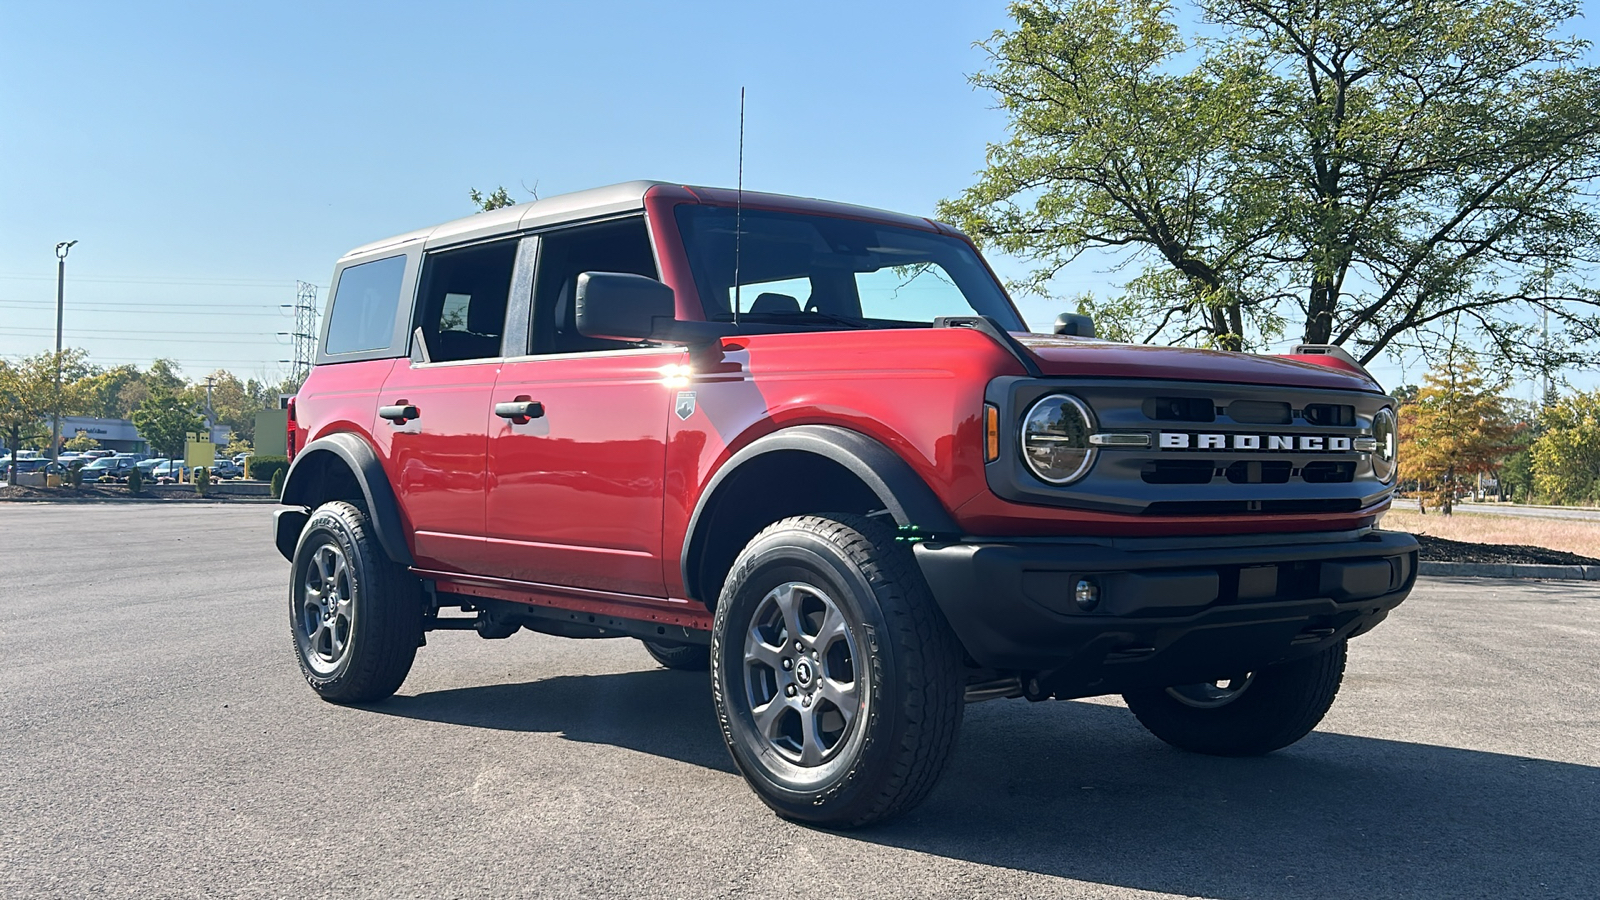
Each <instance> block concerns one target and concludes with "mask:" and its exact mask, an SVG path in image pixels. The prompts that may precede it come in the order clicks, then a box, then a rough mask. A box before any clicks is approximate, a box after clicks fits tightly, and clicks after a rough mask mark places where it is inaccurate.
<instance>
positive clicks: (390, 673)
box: [289, 501, 423, 703]
mask: <svg viewBox="0 0 1600 900" xmlns="http://www.w3.org/2000/svg"><path fill="white" fill-rule="evenodd" d="M324 546H331V547H333V548H334V549H335V550H336V551H337V552H338V553H339V554H342V557H343V560H344V561H345V564H346V566H347V568H348V572H349V576H348V578H347V583H348V593H349V599H350V605H351V606H352V607H353V610H354V611H353V615H351V616H350V617H349V622H350V625H349V628H348V630H347V631H348V638H347V644H348V646H347V648H346V649H345V651H344V652H343V654H342V656H341V657H340V658H339V659H338V660H337V661H334V662H329V661H326V660H323V661H322V664H321V665H320V666H314V665H313V664H312V662H311V660H310V659H309V658H308V654H310V653H311V652H312V651H311V650H310V648H309V633H308V630H307V629H306V627H305V626H304V625H303V619H302V612H303V610H304V608H305V601H306V595H307V590H308V588H307V584H306V582H307V574H308V571H309V569H310V567H311V566H312V565H314V564H315V561H314V557H315V556H316V554H317V553H318V551H319V549H320V548H322V547H324ZM291 572H292V574H291V576H290V583H289V640H290V645H291V646H292V647H293V648H294V653H295V659H296V660H297V661H298V662H299V664H300V672H301V674H303V675H304V676H305V679H306V683H307V684H309V685H311V689H312V690H314V691H316V692H317V694H318V695H320V696H321V697H322V699H324V700H327V701H330V702H333V703H369V702H372V701H374V700H381V699H383V698H385V697H388V696H389V695H391V694H393V693H394V692H395V691H396V690H399V688H400V685H401V683H403V682H404V681H405V680H406V675H407V674H408V673H409V672H410V671H411V663H412V661H413V660H414V659H415V658H416V654H417V646H418V645H419V644H421V643H422V626H423V599H422V585H421V582H420V581H419V580H418V579H417V577H416V576H414V575H412V574H411V573H410V572H409V571H407V570H406V567H405V566H402V565H399V564H398V563H395V562H393V561H392V560H390V559H389V557H388V555H387V554H385V553H384V551H383V547H382V546H381V545H379V543H378V540H377V537H376V535H375V534H374V533H373V530H372V525H371V522H370V520H369V519H368V517H367V514H366V513H365V512H363V511H362V510H361V509H360V508H358V507H357V506H355V505H353V504H350V503H346V502H344V501H333V502H329V503H324V504H322V505H321V506H319V507H317V509H316V510H315V511H314V512H313V513H312V514H311V516H310V518H309V519H307V520H306V524H305V527H304V528H303V529H302V530H301V532H300V539H299V541H298V542H297V543H296V545H295V551H294V563H293V566H292V567H291ZM319 669H321V670H320V671H319Z"/></svg>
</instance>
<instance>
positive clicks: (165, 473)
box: [149, 459, 189, 481]
mask: <svg viewBox="0 0 1600 900" xmlns="http://www.w3.org/2000/svg"><path fill="white" fill-rule="evenodd" d="M149 477H150V478H155V479H159V478H171V479H174V480H177V481H187V480H188V479H189V466H188V465H186V464H185V463H183V462H182V461H180V460H175V459H164V460H162V461H161V462H159V463H157V464H156V465H154V466H151V467H150V474H149Z"/></svg>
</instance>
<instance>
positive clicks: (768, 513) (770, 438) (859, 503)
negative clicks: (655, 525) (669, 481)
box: [679, 425, 959, 608]
mask: <svg viewBox="0 0 1600 900" xmlns="http://www.w3.org/2000/svg"><path fill="white" fill-rule="evenodd" d="M879 510H881V511H883V512H884V513H886V514H887V515H888V516H889V517H890V518H891V519H893V520H894V523H895V525H897V526H899V527H901V528H916V529H917V530H918V531H919V532H921V533H924V534H929V535H932V534H941V535H953V534H956V533H959V528H958V527H957V526H956V523H955V520H954V519H952V518H951V516H950V514H949V512H948V511H946V510H945V508H944V505H943V504H942V503H940V502H939V498H938V497H937V496H936V495H935V494H934V492H933V490H932V489H931V488H929V487H928V485H927V484H926V483H925V482H924V481H923V480H922V478H921V477H920V476H918V475H917V473H916V472H915V471H914V470H913V469H912V468H911V466H910V465H908V464H907V463H906V461H905V460H904V459H902V458H901V457H900V456H899V455H898V454H896V453H895V452H894V451H893V450H890V449H889V448H888V447H887V446H885V445H884V444H883V443H881V442H880V441H878V440H876V439H874V438H871V437H869V436H867V435H865V434H862V433H861V432H858V431H852V430H850V429H848V428H842V427H840V426H837V425H796V426H793V427H790V428H785V429H782V430H780V431H776V432H773V433H772V434H768V435H765V436H763V437H760V438H757V439H756V440H754V441H752V442H751V443H750V444H748V445H747V446H745V447H743V448H742V449H740V450H739V451H738V452H736V453H734V454H733V456H731V457H729V458H728V460H727V461H726V462H724V463H723V464H722V466H721V467H720V468H718V469H717V471H716V473H715V474H713V475H712V476H711V479H710V480H709V481H708V482H707V484H706V487H705V489H704V490H702V491H701V492H700V497H699V499H698V501H696V503H695V508H694V512H693V514H692V515H691V516H690V518H689V526H688V529H687V532H686V535H685V539H684V542H683V550H682V553H681V556H680V559H679V567H680V573H681V575H682V577H683V585H684V590H685V593H686V594H687V595H688V597H689V598H690V599H694V600H699V601H700V602H702V603H704V604H705V605H706V606H707V608H712V607H714V606H715V605H716V595H717V593H718V591H719V590H720V588H721V585H722V582H723V580H724V579H725V578H726V576H727V573H728V570H729V569H730V568H731V567H732V565H733V560H734V558H735V557H736V556H737V555H738V553H739V551H740V550H742V549H743V548H744V545H745V544H747V543H748V542H749V541H750V539H751V538H752V537H754V536H755V534H756V533H757V532H759V531H760V530H761V529H762V528H764V527H766V526H767V525H770V524H772V523H773V522H776V521H778V520H779V519H783V518H786V517H788V516H794V515H805V514H813V513H820V512H855V513H863V514H867V513H873V512H877V511H879Z"/></svg>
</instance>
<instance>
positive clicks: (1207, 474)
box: [1139, 459, 1216, 484]
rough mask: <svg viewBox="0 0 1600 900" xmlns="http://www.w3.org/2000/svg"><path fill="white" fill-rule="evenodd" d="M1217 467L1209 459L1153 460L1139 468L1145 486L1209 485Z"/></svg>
mask: <svg viewBox="0 0 1600 900" xmlns="http://www.w3.org/2000/svg"><path fill="white" fill-rule="evenodd" d="M1215 471H1216V466H1215V465H1214V464H1213V463H1212V462H1211V460H1209V459H1152V460H1150V461H1148V462H1146V463H1145V464H1144V465H1142V466H1140V467H1139V477H1140V478H1142V479H1144V483H1145V484H1207V483H1209V482H1210V481H1211V476H1212V474H1213V473H1214V472H1215Z"/></svg>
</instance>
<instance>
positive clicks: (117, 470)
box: [83, 456, 138, 481]
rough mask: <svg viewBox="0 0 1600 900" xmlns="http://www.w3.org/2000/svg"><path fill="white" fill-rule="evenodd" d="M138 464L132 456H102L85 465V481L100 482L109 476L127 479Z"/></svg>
mask: <svg viewBox="0 0 1600 900" xmlns="http://www.w3.org/2000/svg"><path fill="white" fill-rule="evenodd" d="M137 463H138V460H137V459H135V458H133V457H132V456H102V457H100V458H99V459H96V460H93V461H91V462H89V463H87V464H86V465H84V467H83V480H84V481H98V480H99V479H100V478H102V477H105V476H107V475H109V476H111V477H113V478H116V479H119V480H120V479H123V478H127V477H128V473H129V472H131V471H133V467H134V466H135V465H136V464H137Z"/></svg>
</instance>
